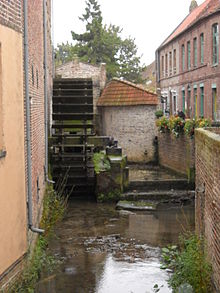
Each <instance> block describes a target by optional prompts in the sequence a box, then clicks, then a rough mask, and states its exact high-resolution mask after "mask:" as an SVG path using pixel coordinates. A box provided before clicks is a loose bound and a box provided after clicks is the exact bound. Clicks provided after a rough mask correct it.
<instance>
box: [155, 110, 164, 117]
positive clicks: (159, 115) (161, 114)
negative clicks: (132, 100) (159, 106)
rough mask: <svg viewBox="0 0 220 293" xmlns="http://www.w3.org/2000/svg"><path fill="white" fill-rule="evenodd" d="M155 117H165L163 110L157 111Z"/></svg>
mask: <svg viewBox="0 0 220 293" xmlns="http://www.w3.org/2000/svg"><path fill="white" fill-rule="evenodd" d="M155 116H156V117H157V119H159V118H160V117H162V116H163V111H162V110H157V111H156V112H155Z"/></svg>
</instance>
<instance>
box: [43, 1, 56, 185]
mask: <svg viewBox="0 0 220 293" xmlns="http://www.w3.org/2000/svg"><path fill="white" fill-rule="evenodd" d="M43 27H44V128H45V129H44V130H45V167H44V168H45V181H47V182H48V183H54V181H52V180H49V178H48V94H47V87H48V84H47V74H48V72H47V4H46V0H43Z"/></svg>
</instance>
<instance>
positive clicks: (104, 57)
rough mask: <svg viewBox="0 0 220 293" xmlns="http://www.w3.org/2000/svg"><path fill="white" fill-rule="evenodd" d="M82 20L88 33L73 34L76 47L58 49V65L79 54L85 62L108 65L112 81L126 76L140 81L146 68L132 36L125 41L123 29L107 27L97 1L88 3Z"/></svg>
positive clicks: (90, 0) (92, 0)
mask: <svg viewBox="0 0 220 293" xmlns="http://www.w3.org/2000/svg"><path fill="white" fill-rule="evenodd" d="M79 19H80V20H81V21H82V22H83V23H84V24H85V32H84V33H82V34H78V33H76V32H74V31H72V32H71V33H72V38H73V41H74V45H70V44H68V43H67V44H61V45H58V48H57V49H56V50H55V52H56V56H57V64H60V63H63V62H65V61H69V60H71V59H73V56H74V55H75V54H77V55H78V57H79V58H80V60H81V61H83V62H88V63H91V64H98V63H106V69H107V77H108V79H110V78H112V77H119V78H120V77H123V78H125V79H127V80H130V81H132V82H140V81H141V72H142V67H141V66H140V57H139V56H137V46H136V45H135V40H134V39H132V38H131V37H129V38H126V39H122V37H121V32H122V29H121V28H120V27H119V26H115V25H112V24H110V25H109V26H107V25H104V24H103V18H102V12H101V9H100V5H99V4H98V1H97V0H88V1H86V8H85V13H84V14H83V15H82V17H79Z"/></svg>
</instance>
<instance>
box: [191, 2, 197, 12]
mask: <svg viewBox="0 0 220 293" xmlns="http://www.w3.org/2000/svg"><path fill="white" fill-rule="evenodd" d="M196 7H198V4H197V2H196V0H192V1H191V4H190V7H189V13H191V12H192V11H193V10H194V9H195V8H196Z"/></svg>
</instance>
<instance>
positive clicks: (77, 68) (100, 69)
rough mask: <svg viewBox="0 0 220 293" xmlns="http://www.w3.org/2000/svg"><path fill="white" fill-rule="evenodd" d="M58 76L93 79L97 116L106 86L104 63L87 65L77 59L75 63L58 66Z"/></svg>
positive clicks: (95, 112) (94, 103)
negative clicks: (99, 99)
mask: <svg viewBox="0 0 220 293" xmlns="http://www.w3.org/2000/svg"><path fill="white" fill-rule="evenodd" d="M56 76H59V77H61V78H92V81H93V105H94V114H97V107H96V104H97V101H98V98H99V96H100V95H101V92H102V90H103V89H104V87H105V84H106V66H105V64H104V63H102V64H100V65H92V64H86V63H83V62H79V59H78V58H75V59H74V60H73V61H70V62H67V63H64V64H62V65H59V66H57V68H56Z"/></svg>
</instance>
